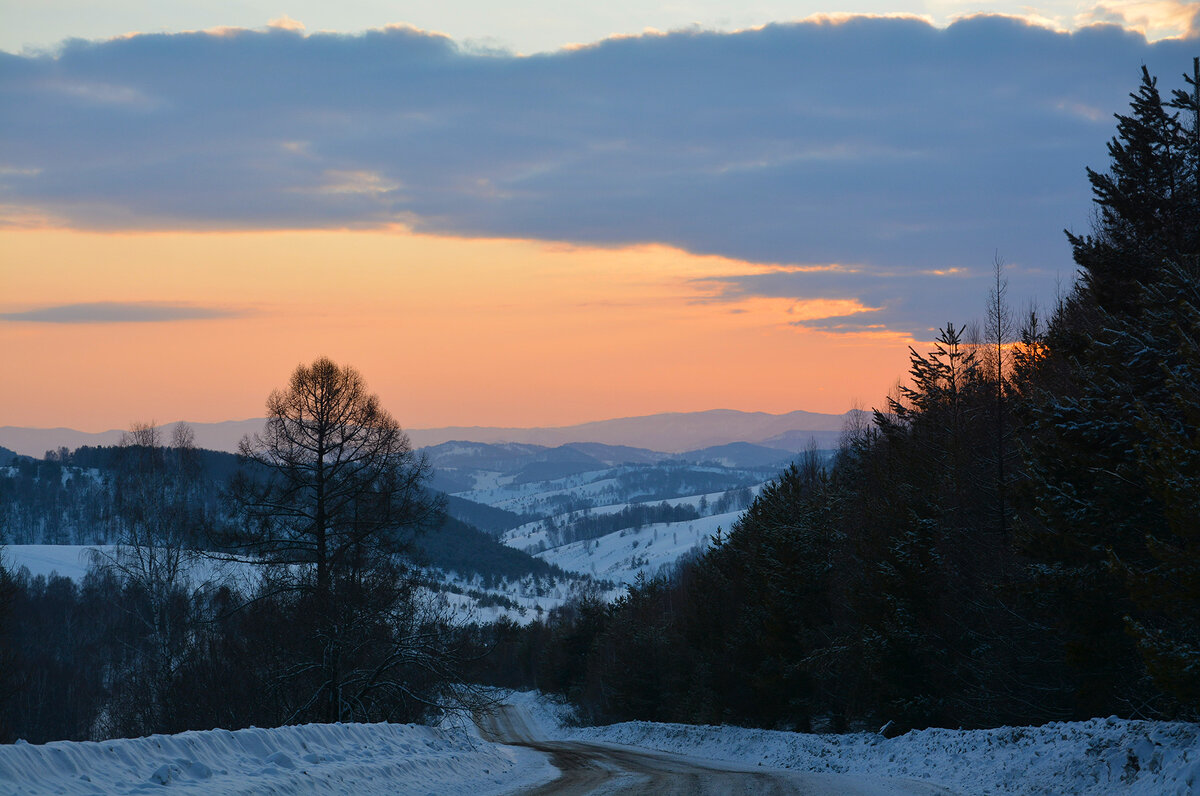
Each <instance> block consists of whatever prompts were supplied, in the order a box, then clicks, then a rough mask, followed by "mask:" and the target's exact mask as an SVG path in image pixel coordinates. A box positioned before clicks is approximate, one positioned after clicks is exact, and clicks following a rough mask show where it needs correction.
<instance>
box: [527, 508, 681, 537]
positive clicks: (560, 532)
mask: <svg viewBox="0 0 1200 796" xmlns="http://www.w3.org/2000/svg"><path fill="white" fill-rule="evenodd" d="M699 518H700V512H699V511H697V510H696V507H695V506H691V505H687V504H680V505H677V506H672V505H671V504H670V503H668V502H667V501H665V500H664V501H663V502H661V503H635V504H633V505H632V506H626V507H625V508H623V509H621V510H620V511H614V512H611V513H608V514H593V513H591V512H588V511H585V512H584V513H583V514H582V515H581V516H576V517H573V518H571V519H569V520H567V521H565V522H563V523H561V524H559V523H556V522H555V521H554V519H553V518H547V519H546V520H545V522H544V524H545V526H546V534H547V536H549V537H550V541H551V542H553V543H554V544H555V545H563V544H570V543H571V542H582V541H585V540H591V539H599V538H600V537H601V536H607V535H608V534H610V533H616V532H617V531H622V530H625V529H626V528H636V529H640V528H642V527H644V526H646V525H652V524H654V523H657V522H687V521H688V520H696V519H699Z"/></svg>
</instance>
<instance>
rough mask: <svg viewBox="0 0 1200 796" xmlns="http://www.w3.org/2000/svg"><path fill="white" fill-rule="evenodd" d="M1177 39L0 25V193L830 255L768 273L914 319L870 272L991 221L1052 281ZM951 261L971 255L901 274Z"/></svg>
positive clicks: (971, 259)
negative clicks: (548, 48) (8, 42)
mask: <svg viewBox="0 0 1200 796" xmlns="http://www.w3.org/2000/svg"><path fill="white" fill-rule="evenodd" d="M1194 49H1195V41H1171V40H1164V41H1160V42H1158V43H1156V44H1153V45H1151V44H1147V43H1146V41H1145V39H1144V38H1143V37H1141V36H1140V35H1137V34H1133V33H1129V32H1127V31H1124V30H1122V29H1120V28H1117V27H1114V26H1097V27H1092V28H1087V29H1084V30H1081V31H1078V32H1076V33H1073V34H1063V33H1054V32H1051V31H1048V30H1046V29H1043V28H1038V27H1032V26H1029V25H1026V24H1024V23H1022V22H1019V21H1017V20H1013V19H1009V18H1001V17H974V18H971V19H966V20H962V21H960V22H958V23H956V24H954V25H951V26H950V27H949V28H946V29H937V28H934V27H932V26H930V25H927V24H925V23H923V22H920V21H916V20H910V19H866V18H860V19H854V20H851V21H848V22H845V23H842V24H825V23H799V24H789V25H772V26H768V27H766V28H763V29H761V30H753V31H746V32H740V33H729V34H726V33H708V32H696V31H692V32H682V33H675V34H671V35H667V36H645V37H637V38H623V39H613V40H608V41H605V42H602V43H599V44H596V45H593V46H590V47H586V48H582V49H577V50H571V51H560V52H556V53H552V54H544V55H537V56H532V57H516V56H510V55H503V54H500V55H497V54H494V53H489V54H480V53H472V52H467V51H465V50H463V49H460V48H458V47H457V46H456V45H455V44H454V43H453V42H451V41H450V40H448V39H446V38H444V37H441V36H435V35H429V34H424V33H420V32H417V31H413V30H409V29H394V30H386V31H375V32H371V33H368V34H364V35H357V36H346V35H335V34H315V35H311V36H303V35H300V34H297V33H293V32H287V31H277V30H276V31H270V32H248V31H242V32H237V33H233V34H227V35H223V36H217V35H210V34H203V33H192V34H177V35H165V34H164V35H142V36H135V37H131V38H127V39H120V40H114V41H108V42H99V43H94V42H82V41H73V42H68V43H66V44H65V45H64V46H63V47H62V48H61V51H60V52H58V53H57V54H55V55H53V56H50V55H42V56H16V55H8V54H0V117H2V118H4V119H5V123H4V125H0V205H8V206H15V207H32V208H35V209H37V210H39V211H41V212H43V213H46V214H48V215H51V216H54V217H57V218H60V219H64V220H66V221H67V222H68V223H70V224H73V225H76V226H81V227H94V228H163V227H170V228H199V229H210V228H262V227H272V228H289V227H312V226H319V227H346V226H349V227H355V226H378V225H383V224H389V223H395V222H403V223H406V224H409V225H411V226H413V227H415V228H416V229H418V230H423V231H430V232H438V233H447V234H456V235H471V236H502V237H530V238H541V239H548V240H564V241H571V242H575V243H594V244H603V245H613V244H625V243H639V242H651V241H652V242H662V243H667V244H671V245H676V246H679V247H682V248H684V249H687V250H689V251H693V252H697V253H712V254H721V255H725V256H729V257H733V258H738V259H744V260H749V261H754V262H761V263H811V264H821V263H841V264H851V265H859V266H862V268H860V269H858V270H857V271H853V272H851V271H848V270H846V271H839V272H831V275H829V276H826V277H821V278H820V279H816V278H810V276H811V275H808V276H805V277H803V278H800V277H796V278H791V279H787V280H783V281H782V282H771V283H770V289H772V290H784V289H785V288H784V287H783V285H785V284H786V285H787V287H786V290H789V291H812V290H818V289H820V290H823V291H826V292H827V293H828V294H829V295H836V296H837V297H854V298H859V299H860V300H862V301H863V303H865V304H869V305H871V306H884V307H886V308H887V309H885V310H884V311H881V312H879V313H875V315H876V316H877V317H878V318H879V319H883V320H882V321H879V322H886V323H889V324H901V325H903V326H905V327H906V328H911V329H917V328H925V327H927V326H929V325H930V324H931V323H933V324H936V323H940V321H930V320H928V319H926V320H921V321H914V320H912V319H915V318H917V317H918V316H919V317H920V318H925V317H926V316H925V315H924V314H923V311H924V309H925V308H926V307H927V305H928V304H929V303H937V302H936V301H935V300H934V299H929V298H926V297H925V296H923V295H922V296H912V295H910V294H908V293H904V294H900V293H895V292H891V293H889V291H895V290H909V289H920V290H927V291H930V295H933V296H937V295H943V296H945V299H946V300H948V299H949V298H951V297H952V295H951V294H953V297H957V295H958V294H957V293H956V292H954V291H957V290H959V288H960V286H963V285H965V286H966V287H962V291H963V293H964V295H965V294H966V293H970V294H971V295H973V296H982V295H983V294H986V286H983V285H985V282H986V275H987V273H988V264H990V262H991V258H992V254H993V252H994V251H995V250H997V249H999V250H1000V251H1001V253H1002V254H1003V255H1004V256H1005V258H1006V259H1008V260H1009V261H1011V262H1014V263H1016V264H1019V265H1021V266H1023V267H1024V269H1025V270H1023V271H1021V272H1020V273H1021V274H1022V276H1021V280H1024V281H1019V282H1018V283H1016V284H1014V295H1023V294H1024V293H1026V292H1032V291H1034V290H1038V291H1042V292H1045V290H1046V289H1047V288H1048V287H1050V288H1052V285H1053V276H1048V277H1044V278H1043V279H1042V281H1040V282H1039V281H1036V280H1033V278H1032V277H1031V276H1030V275H1031V274H1033V273H1034V272H1035V269H1041V270H1042V271H1043V272H1044V273H1047V274H1051V275H1052V274H1054V273H1055V272H1060V273H1065V275H1066V276H1067V278H1069V275H1070V273H1071V264H1070V259H1069V252H1068V249H1067V246H1066V244H1065V241H1064V239H1063V235H1062V228H1063V227H1071V228H1073V229H1076V230H1085V229H1086V228H1087V224H1088V218H1089V208H1090V194H1089V188H1088V184H1087V180H1086V178H1085V176H1084V167H1085V166H1087V165H1092V166H1101V167H1102V166H1103V165H1104V163H1105V162H1106V159H1107V156H1106V153H1105V143H1106V142H1107V140H1108V138H1109V137H1111V135H1112V132H1113V128H1114V124H1113V120H1112V113H1114V112H1117V111H1122V110H1124V109H1125V108H1126V107H1127V106H1128V96H1127V95H1128V93H1129V92H1130V91H1131V90H1133V89H1134V88H1135V87H1136V83H1137V79H1138V75H1139V70H1140V67H1141V65H1142V64H1143V63H1145V64H1147V65H1148V66H1149V67H1150V69H1151V71H1152V72H1155V73H1157V74H1159V75H1160V76H1162V78H1163V84H1164V86H1168V87H1170V86H1175V85H1177V84H1178V83H1179V81H1178V80H1176V79H1175V78H1177V77H1178V74H1179V73H1180V72H1182V71H1183V70H1184V69H1185V68H1189V67H1190V63H1191V61H1190V56H1191V54H1192V53H1191V51H1192V50H1194ZM955 267H958V268H963V267H971V268H972V269H973V270H972V273H976V274H977V275H978V277H979V278H978V279H959V280H957V281H953V282H947V280H944V279H935V278H922V277H920V273H921V272H923V271H929V270H945V269H949V268H955ZM887 274H891V276H887ZM768 282H770V280H768ZM731 284H732V283H731ZM738 284H740V285H741V287H740V288H739V289H741V290H751V289H755V288H753V286H754V285H759V284H760V282H756V281H753V280H750V281H746V280H741V281H740V282H739V283H738ZM950 285H952V286H953V287H952V289H951V287H949V286H950ZM763 289H766V288H763ZM947 290H951V293H946V291H947ZM796 295H797V297H799V298H804V297H811V294H809V293H797V294H796ZM873 296H875V297H877V298H879V299H880V300H874V299H872V298H871V297H873ZM901 296H902V297H901ZM979 301H980V302H981V301H982V298H980V299H979ZM977 303H978V302H977ZM903 307H908V308H909V309H903ZM913 323H916V324H917V325H912V324H913Z"/></svg>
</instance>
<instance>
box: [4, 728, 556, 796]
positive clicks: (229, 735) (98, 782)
mask: <svg viewBox="0 0 1200 796" xmlns="http://www.w3.org/2000/svg"><path fill="white" fill-rule="evenodd" d="M557 775H558V772H557V770H556V769H554V768H553V766H550V765H549V764H548V763H547V762H546V760H545V758H544V757H543V756H542V755H539V754H537V753H535V752H531V751H529V750H526V749H521V748H517V747H511V746H503V745H500V744H494V743H489V742H487V741H484V740H482V739H481V738H480V737H479V736H478V735H477V734H473V733H470V732H463V731H450V730H443V729H434V728H431V727H421V726H414V725H402V724H308V725H303V726H297V727H280V728H277V729H270V730H264V729H253V728H252V729H247V730H237V731H232V732H231V731H228V730H208V731H205V732H185V733H181V734H179V735H152V736H150V737H148V738H133V739H121V740H113V741H102V742H97V743H91V742H70V741H59V742H55V743H49V744H45V745H40V746H35V745H31V744H26V743H20V742H18V743H17V744H14V745H11V746H0V793H5V794H12V796H42V794H69V795H74V794H80V795H86V796H93V795H96V796H98V795H99V794H144V793H176V794H214V795H216V794H225V795H227V794H251V793H253V794H322V793H338V794H344V793H354V794H364V795H369V794H447V795H450V794H462V795H463V796H466V795H467V794H471V795H472V796H484V794H493V793H507V792H512V791H513V790H519V789H523V788H528V787H530V786H533V785H537V784H541V783H544V782H548V781H550V780H551V779H553V778H554V777H556V776H557ZM164 786H165V787H164Z"/></svg>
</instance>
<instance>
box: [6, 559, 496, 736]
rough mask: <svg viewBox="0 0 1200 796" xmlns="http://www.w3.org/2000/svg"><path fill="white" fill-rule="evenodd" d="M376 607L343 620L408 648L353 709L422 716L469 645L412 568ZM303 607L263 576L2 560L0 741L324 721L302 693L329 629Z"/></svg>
mask: <svg viewBox="0 0 1200 796" xmlns="http://www.w3.org/2000/svg"><path fill="white" fill-rule="evenodd" d="M356 604H357V605H358V606H361V607H363V608H370V607H371V600H369V599H368V597H367V596H366V595H361V596H360V597H359V598H358V599H357V601H356ZM387 606H388V608H389V610H387V611H381V612H378V613H375V612H370V613H371V614H372V615H371V616H370V618H369V619H363V618H360V619H359V620H358V624H359V625H360V626H358V627H353V628H349V629H348V632H351V633H355V634H356V636H358V637H360V638H372V637H373V641H372V643H373V644H375V645H379V644H387V645H388V651H387V654H389V655H397V656H398V655H399V651H398V649H399V648H402V649H403V654H404V656H405V658H404V660H403V661H401V662H399V665H396V666H393V667H389V668H387V669H385V671H386V676H385V677H384V678H382V679H381V681H380V682H379V683H378V684H377V687H378V689H379V690H380V692H381V693H380V694H378V695H374V696H371V697H369V698H368V699H367V700H366V701H365V702H364V703H363V704H362V705H360V706H359V708H358V709H357V710H356V711H355V713H354V714H353V715H354V716H355V718H356V719H358V720H368V721H383V720H389V721H398V722H411V721H420V720H422V719H423V718H425V717H426V716H427V715H428V714H429V713H430V711H431V710H436V709H437V708H439V707H443V706H445V705H447V704H454V703H455V700H456V699H458V696H457V695H455V694H451V693H449V689H451V688H454V687H455V683H457V681H458V677H457V675H456V674H454V672H455V669H456V667H459V666H462V665H463V663H464V662H465V661H467V660H469V659H470V658H472V657H474V656H475V655H477V646H476V644H475V643H474V642H473V641H472V640H471V637H470V635H469V632H470V631H469V629H463V628H460V627H457V626H456V624H455V623H454V622H452V621H451V617H450V614H449V611H448V609H447V607H446V605H445V602H444V600H443V599H441V598H439V597H437V596H436V595H433V594H432V593H430V592H428V591H427V590H425V589H423V588H422V580H421V579H420V578H419V577H418V573H416V572H415V571H409V572H402V573H397V576H396V577H395V578H393V579H391V580H390V581H389V589H388V591H387ZM313 614H314V607H313V603H312V599H311V597H309V596H305V595H302V594H298V593H291V594H286V593H283V592H281V591H279V590H278V589H274V588H271V587H270V586H268V585H266V584H265V583H264V584H260V585H259V586H256V587H250V588H237V587H235V586H230V585H223V586H218V587H209V586H204V585H197V584H195V583H187V582H184V581H179V582H176V583H170V584H164V583H162V582H155V581H153V580H149V581H148V580H146V579H139V578H128V577H123V576H122V573H121V571H120V570H119V569H114V568H105V567H96V568H93V569H92V570H91V571H90V572H89V574H88V575H87V577H85V578H84V580H83V581H82V582H81V583H76V582H75V581H72V580H71V579H69V578H64V577H59V576H52V577H50V578H46V577H44V576H40V575H39V576H37V577H30V576H29V574H28V572H19V573H17V574H15V575H13V574H11V573H7V572H4V571H3V570H0V625H3V627H0V637H3V639H4V644H3V646H0V689H2V691H0V742H5V743H8V742H12V741H13V740H15V739H17V738H21V739H24V740H26V741H29V742H30V743H44V742H47V741H54V740H102V739H105V738H114V737H136V736H142V735H148V734H151V733H173V732H182V731H184V730H202V729H212V728H214V727H222V728H227V729H237V728H241V727H249V726H258V727H275V726H280V725H282V724H294V723H298V722H304V721H314V720H322V717H321V716H320V715H319V714H318V713H317V711H316V710H315V709H314V706H313V705H312V704H311V700H312V698H313V695H314V694H315V693H319V692H320V689H321V684H322V678H321V672H320V666H319V664H320V661H321V660H322V659H323V654H324V653H323V649H324V648H326V647H327V645H328V639H325V642H324V643H321V642H320V640H319V639H317V638H316V637H315V636H314V625H315V620H314V615H313ZM386 639H392V640H393V641H392V642H390V643H389V642H386V641H384V640H386ZM340 664H341V665H342V666H343V667H344V668H345V671H346V673H347V674H353V673H355V672H358V673H360V674H361V673H362V672H364V671H373V670H374V669H375V668H378V667H385V666H387V660H386V658H384V657H382V656H381V654H380V653H379V651H378V650H374V649H372V648H371V647H370V645H366V646H356V647H355V648H354V649H352V650H345V651H344V652H343V653H342V655H341V657H340Z"/></svg>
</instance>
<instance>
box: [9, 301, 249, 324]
mask: <svg viewBox="0 0 1200 796" xmlns="http://www.w3.org/2000/svg"><path fill="white" fill-rule="evenodd" d="M243 314H244V313H242V312H239V311H236V310H230V309H224V308H220V307H197V306H194V305H190V304H170V303H165V302H121V301H96V302H90V303H84V304H62V305H59V306H57V307H41V308H39V309H34V310H25V311H22V312H0V321H24V322H27V323H160V322H163V321H192V320H203V319H208V318H234V317H238V316H240V315H243Z"/></svg>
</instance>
